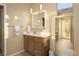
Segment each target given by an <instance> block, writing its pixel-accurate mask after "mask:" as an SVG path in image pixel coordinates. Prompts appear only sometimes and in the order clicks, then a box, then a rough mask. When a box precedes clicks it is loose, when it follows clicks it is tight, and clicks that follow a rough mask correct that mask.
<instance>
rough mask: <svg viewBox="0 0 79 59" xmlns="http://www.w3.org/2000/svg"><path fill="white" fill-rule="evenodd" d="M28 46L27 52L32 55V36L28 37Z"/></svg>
mask: <svg viewBox="0 0 79 59" xmlns="http://www.w3.org/2000/svg"><path fill="white" fill-rule="evenodd" d="M28 46H29V48H28V49H29V50H28V51H29V52H30V53H32V54H33V37H32V36H28Z"/></svg>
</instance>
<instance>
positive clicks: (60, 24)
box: [55, 16, 73, 56]
mask: <svg viewBox="0 0 79 59" xmlns="http://www.w3.org/2000/svg"><path fill="white" fill-rule="evenodd" d="M71 20H72V16H64V17H58V18H56V20H55V55H57V56H72V55H73V46H72V37H71V36H72V29H71Z"/></svg>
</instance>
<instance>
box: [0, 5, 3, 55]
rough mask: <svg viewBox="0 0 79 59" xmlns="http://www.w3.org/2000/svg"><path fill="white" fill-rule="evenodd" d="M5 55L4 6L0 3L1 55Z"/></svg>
mask: <svg viewBox="0 0 79 59" xmlns="http://www.w3.org/2000/svg"><path fill="white" fill-rule="evenodd" d="M3 55H4V6H3V5H0V56H3Z"/></svg>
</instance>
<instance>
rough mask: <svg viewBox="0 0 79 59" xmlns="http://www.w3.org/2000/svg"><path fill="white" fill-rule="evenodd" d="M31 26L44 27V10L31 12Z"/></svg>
mask: <svg viewBox="0 0 79 59" xmlns="http://www.w3.org/2000/svg"><path fill="white" fill-rule="evenodd" d="M32 28H46V11H45V10H42V11H38V12H34V13H32Z"/></svg>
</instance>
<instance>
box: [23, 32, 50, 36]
mask: <svg viewBox="0 0 79 59" xmlns="http://www.w3.org/2000/svg"><path fill="white" fill-rule="evenodd" d="M23 34H24V35H30V36H37V37H48V36H50V34H49V33H47V34H46V33H33V32H29V33H27V32H24V33H23Z"/></svg>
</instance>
